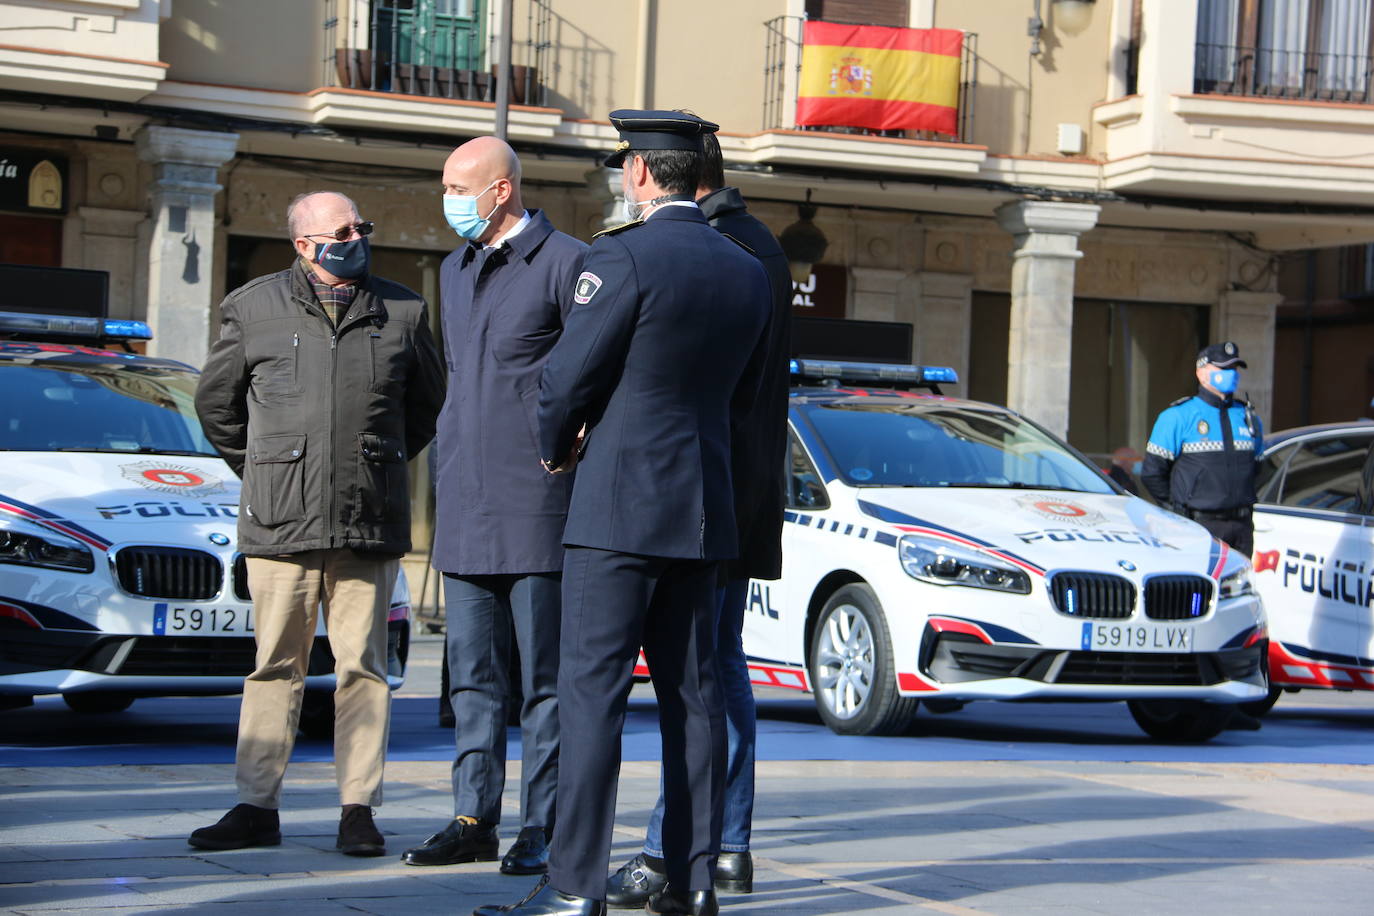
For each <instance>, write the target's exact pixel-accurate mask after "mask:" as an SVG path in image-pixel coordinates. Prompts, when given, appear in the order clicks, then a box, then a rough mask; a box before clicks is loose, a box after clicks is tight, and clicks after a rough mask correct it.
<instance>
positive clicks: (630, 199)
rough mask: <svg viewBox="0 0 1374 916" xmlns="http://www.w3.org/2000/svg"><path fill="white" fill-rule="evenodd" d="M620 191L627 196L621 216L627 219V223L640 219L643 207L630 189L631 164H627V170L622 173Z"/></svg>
mask: <svg viewBox="0 0 1374 916" xmlns="http://www.w3.org/2000/svg"><path fill="white" fill-rule="evenodd" d="M620 190H621V192H622V193H623V194H624V195H625V200H624V202H623V204H622V210H621V216H623V217H624V218H625V222H627V223H629V222H633V221H634V220H637V219H639V211H640V209H641V205H640V203H639V201H637V200H635V196H634V191H633V190H631V188H630V164H629V163H626V165H625V168H624V170H623V171H622V173H621V179H620Z"/></svg>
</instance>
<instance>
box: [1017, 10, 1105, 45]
mask: <svg viewBox="0 0 1374 916" xmlns="http://www.w3.org/2000/svg"><path fill="white" fill-rule="evenodd" d="M1096 2H1097V0H1050V3H1051V4H1052V5H1053V7H1054V24H1055V25H1056V26H1058V27H1059V30H1060V31H1061V32H1063V33H1064V34H1066V35H1077V34H1079V33H1080V32H1082V31H1083V30H1084V29H1086V28H1087V27H1088V24H1089V23H1090V22H1092V18H1093V5H1094V4H1095V3H1096ZM1044 30H1045V20H1043V19H1041V18H1040V0H1035V12H1034V13H1033V14H1032V15H1031V18H1030V21H1029V22H1028V23H1027V24H1026V34H1027V35H1029V36H1030V39H1031V48H1030V52H1031V54H1032V55H1035V54H1039V53H1040V33H1041V32H1043V31H1044Z"/></svg>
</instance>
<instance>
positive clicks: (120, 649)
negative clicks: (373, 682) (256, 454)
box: [0, 619, 410, 696]
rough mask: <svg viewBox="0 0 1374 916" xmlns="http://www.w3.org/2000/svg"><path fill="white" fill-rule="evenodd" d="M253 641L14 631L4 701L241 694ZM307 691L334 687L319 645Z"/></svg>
mask: <svg viewBox="0 0 1374 916" xmlns="http://www.w3.org/2000/svg"><path fill="white" fill-rule="evenodd" d="M409 625H410V621H409V619H401V620H393V621H391V622H390V623H389V624H388V650H389V651H388V653H387V654H388V672H387V683H388V685H389V686H390V687H391V689H393V690H395V689H396V688H398V687H400V686H401V684H402V683H404V681H405V658H406V654H407V650H408V642H409V640H408V636H409ZM256 652H257V647H256V643H255V641H254V639H253V637H252V636H148V635H129V634H110V633H99V632H75V631H59V630H32V629H16V628H13V627H7V628H6V630H5V633H4V638H3V639H0V695H8V696H25V695H37V694H45V693H69V692H77V691H119V692H123V693H136V694H139V695H142V696H181V695H195V694H234V693H239V692H241V691H242V690H243V679H244V678H245V677H247V676H248V675H249V674H251V673H252V671H253V668H254V665H255V657H256ZM305 684H306V687H307V689H329V688H332V686H333V684H334V655H333V653H332V652H331V651H330V648H329V641H328V640H327V639H316V640H315V642H314V645H313V646H312V647H311V651H310V661H309V665H308V667H307V670H306V680H305Z"/></svg>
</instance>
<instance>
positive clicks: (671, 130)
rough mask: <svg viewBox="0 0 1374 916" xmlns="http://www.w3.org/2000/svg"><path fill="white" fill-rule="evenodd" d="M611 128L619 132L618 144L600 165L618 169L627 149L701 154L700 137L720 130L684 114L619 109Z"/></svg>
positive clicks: (694, 116) (683, 112)
mask: <svg viewBox="0 0 1374 916" xmlns="http://www.w3.org/2000/svg"><path fill="white" fill-rule="evenodd" d="M611 125H612V126H613V127H614V128H615V129H616V130H618V131H620V143H618V144H617V145H616V148H615V152H613V153H611V154H610V155H609V156H607V157H606V159H605V161H604V164H605V165H607V166H609V167H610V168H613V169H618V168H620V167H621V164H622V163H623V162H624V161H625V154H626V153H628V152H630V151H631V150H651V149H681V150H690V151H691V152H695V153H700V152H704V150H703V148H702V144H701V137H702V134H713V133H715V132H716V131H718V130H720V125H719V124H712V123H711V122H710V121H705V120H702V119H701V118H698V117H697V116H696V115H694V114H687V113H686V112H685V111H637V110H635V109H633V108H620V109H617V110H616V111H613V112H611Z"/></svg>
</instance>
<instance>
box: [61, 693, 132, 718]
mask: <svg viewBox="0 0 1374 916" xmlns="http://www.w3.org/2000/svg"><path fill="white" fill-rule="evenodd" d="M62 702H64V703H66V704H67V706H68V707H70V708H71V710H72V711H73V712H80V713H91V714H95V713H107V712H123V711H124V710H126V709H128V708H129V707H130V706H132V705H134V698H133V697H131V696H129V695H128V694H127V693H64V694H62Z"/></svg>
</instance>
